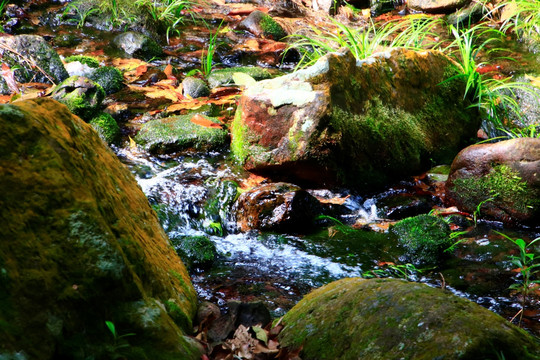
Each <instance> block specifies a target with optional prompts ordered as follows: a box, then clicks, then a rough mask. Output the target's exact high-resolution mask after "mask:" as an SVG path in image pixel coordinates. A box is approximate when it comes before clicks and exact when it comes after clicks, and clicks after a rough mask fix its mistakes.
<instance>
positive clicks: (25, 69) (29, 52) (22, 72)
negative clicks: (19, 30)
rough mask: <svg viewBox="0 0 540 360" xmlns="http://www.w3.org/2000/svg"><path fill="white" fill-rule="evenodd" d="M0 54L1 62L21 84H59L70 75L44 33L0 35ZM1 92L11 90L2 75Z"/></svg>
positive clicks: (4, 92)
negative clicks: (45, 38)
mask: <svg viewBox="0 0 540 360" xmlns="http://www.w3.org/2000/svg"><path fill="white" fill-rule="evenodd" d="M0 57H1V58H2V63H5V64H6V65H8V66H9V67H10V68H11V69H12V70H14V73H15V79H16V80H17V81H18V82H20V83H27V82H31V81H32V82H40V83H51V82H54V83H59V82H61V81H63V80H64V79H66V78H67V77H68V76H69V74H68V73H67V71H66V69H65V68H64V64H63V63H62V60H60V56H58V54H57V53H56V52H55V51H54V49H53V48H52V47H51V46H50V45H49V44H47V42H46V41H45V40H44V39H43V38H42V37H41V36H37V35H17V36H4V37H0ZM15 68H16V70H15ZM0 93H1V94H9V93H10V91H9V89H8V87H7V85H6V82H5V80H4V79H3V77H1V76H0Z"/></svg>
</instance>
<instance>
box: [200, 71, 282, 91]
mask: <svg viewBox="0 0 540 360" xmlns="http://www.w3.org/2000/svg"><path fill="white" fill-rule="evenodd" d="M237 72H240V73H243V74H247V75H249V76H251V77H252V78H253V79H255V80H257V81H259V80H264V79H271V78H272V77H274V76H275V75H274V74H272V72H270V71H269V70H268V69H264V68H260V67H250V66H240V67H235V68H226V69H217V70H214V71H212V73H211V74H210V76H209V77H208V84H209V85H210V87H211V88H216V87H219V86H226V85H233V84H234V80H233V74H234V73H237Z"/></svg>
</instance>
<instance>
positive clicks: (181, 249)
mask: <svg viewBox="0 0 540 360" xmlns="http://www.w3.org/2000/svg"><path fill="white" fill-rule="evenodd" d="M171 243H172V244H173V246H174V248H175V250H176V253H177V254H178V256H180V258H181V259H182V260H183V261H184V264H186V266H187V267H188V268H189V269H193V268H208V267H211V266H212V264H213V263H214V260H215V259H216V256H217V250H216V245H214V243H213V242H212V241H211V240H210V239H208V238H207V237H206V236H182V237H172V238H171Z"/></svg>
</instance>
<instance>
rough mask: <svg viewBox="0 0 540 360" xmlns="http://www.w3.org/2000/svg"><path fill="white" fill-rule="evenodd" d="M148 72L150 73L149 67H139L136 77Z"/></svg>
mask: <svg viewBox="0 0 540 360" xmlns="http://www.w3.org/2000/svg"><path fill="white" fill-rule="evenodd" d="M147 71H148V66H146V64H142V65H139V66H137V68H136V69H135V76H141V75H142V74H144V73H145V72H147Z"/></svg>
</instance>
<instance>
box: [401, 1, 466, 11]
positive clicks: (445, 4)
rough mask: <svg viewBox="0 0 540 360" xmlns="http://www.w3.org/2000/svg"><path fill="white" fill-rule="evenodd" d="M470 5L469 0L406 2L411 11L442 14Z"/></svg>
mask: <svg viewBox="0 0 540 360" xmlns="http://www.w3.org/2000/svg"><path fill="white" fill-rule="evenodd" d="M470 3H471V0H408V1H407V6H408V7H409V8H410V9H413V10H418V11H424V12H427V13H434V14H442V13H450V12H452V11H455V10H457V9H459V8H462V7H465V6H467V5H469V4H470Z"/></svg>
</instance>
